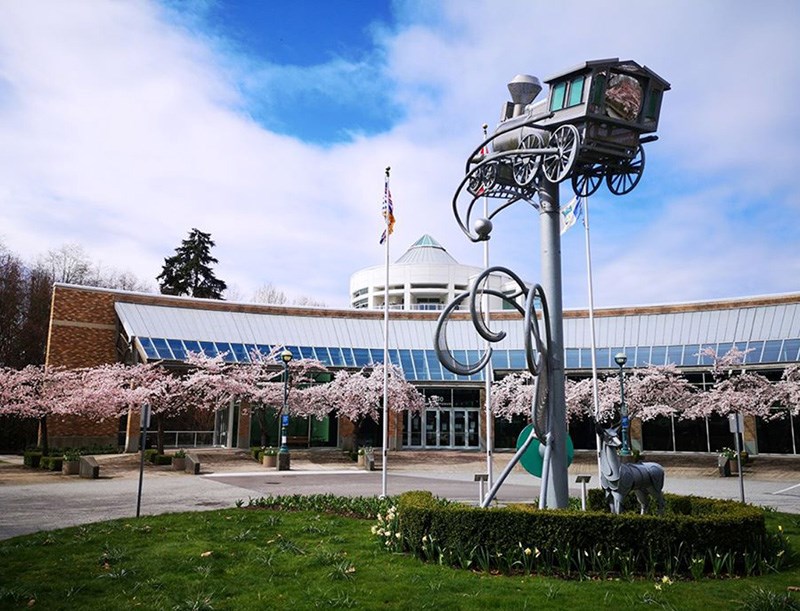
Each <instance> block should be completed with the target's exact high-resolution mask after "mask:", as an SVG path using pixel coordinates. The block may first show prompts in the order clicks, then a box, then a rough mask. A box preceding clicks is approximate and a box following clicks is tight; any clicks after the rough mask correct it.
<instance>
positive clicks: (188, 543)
mask: <svg viewBox="0 0 800 611" xmlns="http://www.w3.org/2000/svg"><path fill="white" fill-rule="evenodd" d="M373 524H374V521H371V520H361V519H355V518H346V517H340V516H332V515H328V514H320V513H318V512H308V511H302V512H297V513H291V512H285V511H284V512H282V511H275V510H253V509H244V508H242V509H228V510H223V511H213V512H207V513H180V514H170V515H162V516H155V517H145V518H140V519H135V518H131V519H123V520H114V521H111V522H103V523H98V524H93V525H89V526H80V527H75V528H68V529H64V530H59V531H52V532H41V533H37V534H35V535H28V536H23V537H16V538H14V539H9V540H7V541H3V542H0V557H1V558H2V561H0V609H25V608H34V609H48V610H49V609H70V610H74V609H79V610H81V611H89V610H92V609H98V610H103V611H109V610H114V609H129V608H142V609H181V610H182V609H279V608H280V609H292V610H295V609H318V608H322V609H325V608H360V609H383V608H386V609H409V610H417V609H491V611H497V610H501V609H514V610H519V609H537V610H538V609H559V610H564V609H570V610H583V609H620V608H625V609H639V608H654V609H681V610H683V609H702V610H703V611H712V610H714V609H720V610H723V609H724V610H726V611H728V610H731V609H737V608H742V607H741V602H742V601H745V600H747V599H749V598H752V597H753V594H752V591H753V590H754V589H755V588H761V589H764V590H767V591H771V592H774V593H776V594H780V595H781V596H785V595H786V592H787V587H789V586H800V569H798V568H797V566H795V567H793V568H791V569H789V570H786V571H784V572H782V573H780V574H770V575H767V576H763V577H757V578H747V579H704V580H702V581H697V582H695V581H676V582H674V583H671V584H667V583H665V584H661V583H656V582H653V581H648V580H641V579H640V580H635V581H620V580H613V579H609V580H605V581H600V580H588V581H562V580H559V579H554V578H545V577H538V576H523V575H516V576H505V575H489V574H485V573H477V572H470V571H465V570H457V569H453V568H449V567H443V566H436V565H426V564H423V563H421V562H419V561H418V560H416V559H414V558H411V557H409V556H406V555H400V554H390V553H387V552H385V551H383V550H382V549H379V544H378V541H377V539H376V537H375V536H373V535H372V534H371V533H370V527H371V526H372V525H373ZM767 524H768V527H769V528H770V529H775V528H777V526H778V525H781V526H782V527H783V528H784V532H786V533H787V535H788V537H789V539H790V541H791V544H792V547H793V548H794V549H795V550H800V516H796V515H787V514H776V513H771V514H768V515H767ZM795 565H796V563H795ZM792 596H793V599H792V600H793V603H792V604H798V606H797V607H794V606H791V605H790V606H786V605H784V606H783V607H775V608H785V609H793V608H800V603H798V600H800V592H798V593H797V594H793V595H792ZM748 608H751V609H765V608H771V607H765V606H764V605H763V604H762V605H760V606H751V607H748Z"/></svg>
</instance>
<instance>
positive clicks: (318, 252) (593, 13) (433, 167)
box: [0, 0, 800, 307]
mask: <svg viewBox="0 0 800 611" xmlns="http://www.w3.org/2000/svg"><path fill="white" fill-rule="evenodd" d="M798 32H800V3H798V2H796V1H795V0H765V1H762V2H759V3H752V2H744V1H734V0H704V1H703V2H697V1H696V0H687V1H683V0H673V1H670V2H663V1H651V0H640V1H638V2H622V1H619V0H607V1H606V2H602V3H589V2H581V1H569V0H566V1H560V2H552V1H542V0H526V1H522V0H519V1H513V0H508V1H501V0H486V1H480V0H451V1H448V0H441V1H433V0H430V1H429V0H416V1H415V0H409V1H406V0H396V1H394V2H387V1H379V0H370V1H367V0H338V1H333V0H331V1H328V2H322V1H319V2H311V1H305V2H303V1H299V0H298V1H295V2H260V1H257V0H250V1H247V0H205V1H197V2H192V1H180V2H178V1H175V2H155V1H145V0H139V1H133V0H130V1H125V0H117V1H108V2H105V1H103V0H53V1H48V0H37V1H36V2H14V1H7V2H0V242H2V243H3V244H4V245H5V247H6V248H8V249H9V250H11V251H13V252H15V253H17V254H19V255H21V256H22V257H24V258H25V259H27V260H30V261H32V260H35V258H36V257H37V256H38V255H40V254H42V253H44V252H46V251H47V250H48V249H51V248H55V247H58V246H60V245H62V244H65V243H78V244H80V245H82V246H83V247H84V249H85V250H86V252H87V253H88V254H89V256H90V257H91V258H92V259H93V260H95V261H99V262H102V263H103V264H104V265H105V266H108V267H115V268H119V269H122V270H129V271H131V272H133V273H134V274H136V275H137V276H138V277H140V278H141V279H143V280H147V281H150V282H152V285H153V288H154V289H155V287H156V285H155V280H154V278H155V276H156V275H158V273H159V272H160V270H161V265H162V264H163V259H164V257H166V256H169V255H171V254H172V253H173V251H174V248H175V247H176V246H178V245H179V244H180V241H181V240H182V239H183V238H184V237H185V236H186V235H187V233H188V231H189V230H190V229H191V228H193V227H197V228H199V229H201V230H203V231H207V232H210V233H211V234H212V237H213V239H214V240H215V241H216V244H217V246H216V248H215V249H214V254H215V256H216V257H217V258H218V259H219V265H218V267H217V275H218V276H219V277H220V278H222V279H224V280H225V281H227V282H228V284H229V285H230V287H231V288H232V292H231V293H232V296H233V297H234V298H237V299H238V300H249V299H250V298H251V297H252V295H253V293H254V292H255V290H256V289H257V288H258V287H260V286H262V285H265V284H267V283H272V284H273V285H274V286H276V287H279V288H281V289H283V290H284V291H285V292H286V293H287V294H288V295H289V296H290V297H299V296H309V297H314V298H316V299H317V300H322V301H324V302H326V303H327V304H328V305H331V306H345V305H347V303H348V295H347V293H348V280H349V277H350V274H352V273H353V272H354V271H356V270H357V269H360V268H362V267H367V266H371V265H379V264H380V263H381V262H382V260H383V250H382V247H381V246H380V245H379V244H378V238H379V235H380V232H381V229H382V225H381V223H382V219H381V216H380V204H381V197H382V191H383V176H384V168H385V167H386V166H391V168H392V175H391V176H392V177H391V189H392V194H393V196H394V202H395V210H396V216H397V225H396V230H395V233H394V235H393V236H392V241H391V245H392V258H393V259H395V258H397V257H399V256H400V255H401V254H402V253H403V252H404V251H405V249H406V248H407V247H408V246H409V245H410V244H412V243H413V242H414V241H415V240H416V239H417V238H419V237H420V236H421V235H423V234H425V233H429V234H431V235H432V236H434V237H435V238H436V239H437V240H438V241H439V242H441V243H442V244H443V245H444V246H445V247H446V248H447V250H448V251H449V252H450V253H451V254H452V255H453V256H455V257H456V258H457V259H458V260H459V261H461V262H462V263H468V264H475V265H478V264H480V263H481V261H482V247H481V246H480V245H475V244H472V243H471V242H469V240H467V238H466V237H465V236H463V234H461V232H460V230H459V229H458V227H457V225H456V222H455V219H454V218H453V216H452V211H451V200H452V196H453V192H454V191H455V189H456V187H457V186H458V184H459V181H460V180H461V178H462V177H463V171H464V162H465V159H466V156H467V155H468V153H469V152H470V151H471V150H472V149H473V148H474V147H475V146H476V145H477V144H478V143H479V140H480V135H481V125H482V124H483V123H488V124H490V125H491V126H494V125H495V124H496V122H497V120H498V117H499V109H500V107H501V105H502V104H503V103H504V102H505V101H506V100H507V99H508V93H507V89H506V83H507V82H508V81H509V80H510V79H511V78H512V77H513V76H514V75H515V74H518V73H528V74H533V75H537V76H539V77H540V78H545V77H547V76H549V75H551V74H553V73H557V72H558V71H560V70H562V69H564V68H568V67H570V66H573V65H575V64H577V63H579V62H582V61H584V60H587V59H598V58H605V57H620V58H623V59H633V60H635V61H638V62H639V63H642V64H646V65H647V66H648V67H650V68H651V69H652V70H654V71H655V72H657V73H658V74H659V75H661V76H662V77H663V78H665V79H666V80H667V81H669V82H670V83H671V85H672V90H671V91H670V92H668V93H667V94H666V95H665V99H664V105H663V110H662V114H661V124H660V129H659V136H660V139H659V140H658V142H655V143H652V144H649V145H647V147H646V151H647V165H646V168H645V171H644V175H643V178H642V181H641V183H640V184H639V186H638V187H637V188H636V189H635V190H634V191H633V192H632V193H630V194H629V195H627V196H624V197H617V196H614V195H611V194H610V193H609V192H608V191H607V190H606V189H605V187H602V188H601V189H600V190H599V191H598V193H597V194H596V195H595V196H593V197H592V198H591V201H590V205H591V208H590V210H591V239H592V242H591V246H592V255H593V257H592V261H593V268H594V284H595V303H596V305H598V306H607V305H620V304H648V303H663V302H675V301H687V300H702V299H717V298H729V297H740V296H748V295H758V294H771V293H782V292H792V291H797V290H799V289H800V282H798V280H800V239H798V238H800V179H799V178H798V175H799V174H800V111H799V110H798V109H800V100H799V99H798V98H799V97H800V95H798V94H800V59H799V58H800V37H798V35H797V33H798ZM569 193H570V190H569V186H568V184H566V183H565V184H564V185H563V186H562V201H565V200H566V199H567V198H568V197H570V195H569ZM538 225H539V220H538V214H537V212H536V210H535V209H533V208H532V207H530V206H528V205H526V204H523V203H519V204H516V206H514V207H512V208H510V209H509V210H507V211H505V212H503V213H502V214H501V215H499V216H498V217H497V218H496V219H495V230H494V232H493V234H492V240H491V252H492V254H491V258H492V262H493V263H497V264H503V265H506V266H508V267H510V268H511V269H513V270H514V271H515V272H517V273H518V274H519V275H521V276H522V277H524V278H525V279H527V280H529V281H538V280H539V279H540V274H539V257H538V253H539V239H538V236H539V227H538ZM563 270H564V304H565V306H566V307H581V306H585V305H586V304H587V303H588V298H587V292H586V266H585V251H584V239H583V233H582V231H581V229H580V228H579V227H576V228H574V229H572V230H571V231H570V232H569V233H568V234H567V235H566V236H565V237H564V241H563Z"/></svg>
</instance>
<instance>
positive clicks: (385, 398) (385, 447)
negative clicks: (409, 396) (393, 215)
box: [381, 167, 392, 498]
mask: <svg viewBox="0 0 800 611" xmlns="http://www.w3.org/2000/svg"><path fill="white" fill-rule="evenodd" d="M390 170H391V168H390V167H387V168H386V178H385V181H384V191H383V193H384V195H383V197H384V202H383V205H384V206H385V207H387V208H386V209H385V211H384V214H385V216H386V229H385V231H386V240H385V242H384V243H385V245H386V249H385V253H386V254H385V264H386V274H385V278H384V280H385V281H384V284H383V444H382V460H381V496H382V497H384V498H385V497H386V496H388V493H387V483H386V479H387V466H388V459H389V449H388V441H389V238H390V236H391V234H392V232H391V231H390V227H389V215H390V211H389V209H388V206H389V202H388V197H389V171H390Z"/></svg>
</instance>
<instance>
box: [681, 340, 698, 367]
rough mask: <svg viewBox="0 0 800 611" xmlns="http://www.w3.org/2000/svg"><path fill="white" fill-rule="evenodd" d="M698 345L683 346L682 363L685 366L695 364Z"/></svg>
mask: <svg viewBox="0 0 800 611" xmlns="http://www.w3.org/2000/svg"><path fill="white" fill-rule="evenodd" d="M699 355H700V346H698V345H697V344H686V345H685V346H684V347H683V364H684V365H685V366H687V367H689V366H691V365H697V361H698V359H699V358H700V356H699Z"/></svg>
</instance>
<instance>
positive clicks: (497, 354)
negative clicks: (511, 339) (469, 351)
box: [492, 350, 508, 369]
mask: <svg viewBox="0 0 800 611" xmlns="http://www.w3.org/2000/svg"><path fill="white" fill-rule="evenodd" d="M492 369H508V350H494V351H493V352H492Z"/></svg>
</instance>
